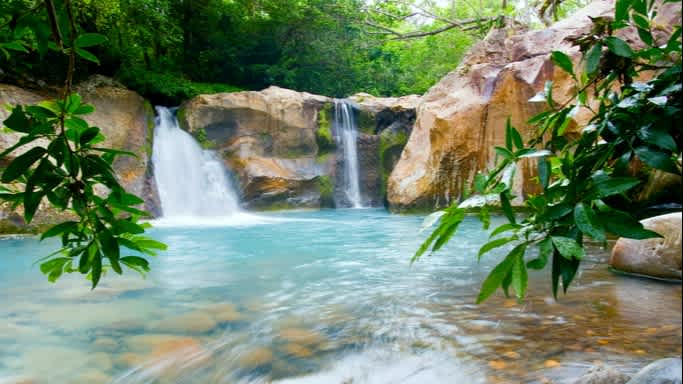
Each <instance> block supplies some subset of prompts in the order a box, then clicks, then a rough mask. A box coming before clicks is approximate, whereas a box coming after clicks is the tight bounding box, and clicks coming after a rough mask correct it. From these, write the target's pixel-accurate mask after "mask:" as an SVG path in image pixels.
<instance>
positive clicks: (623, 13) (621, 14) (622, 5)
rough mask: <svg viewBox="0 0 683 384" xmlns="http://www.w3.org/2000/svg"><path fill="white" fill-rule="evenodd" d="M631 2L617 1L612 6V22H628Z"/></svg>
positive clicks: (628, 0) (631, 0) (625, 0)
mask: <svg viewBox="0 0 683 384" xmlns="http://www.w3.org/2000/svg"><path fill="white" fill-rule="evenodd" d="M632 2H633V0H617V2H616V4H615V6H614V22H616V23H618V22H620V21H628V10H629V8H630V7H631V3H632Z"/></svg>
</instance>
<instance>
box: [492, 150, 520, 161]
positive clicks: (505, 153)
mask: <svg viewBox="0 0 683 384" xmlns="http://www.w3.org/2000/svg"><path fill="white" fill-rule="evenodd" d="M494 149H495V151H496V153H497V154H499V155H501V156H502V157H503V158H504V159H506V160H514V158H515V155H514V154H513V153H512V152H511V151H510V150H509V149H507V148H503V147H495V148H494Z"/></svg>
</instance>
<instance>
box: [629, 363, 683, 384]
mask: <svg viewBox="0 0 683 384" xmlns="http://www.w3.org/2000/svg"><path fill="white" fill-rule="evenodd" d="M626 384H681V359H680V358H669V359H661V360H657V361H655V362H654V363H652V364H650V365H648V366H647V367H645V368H643V369H641V370H640V372H638V373H637V374H636V375H635V376H633V378H632V379H631V380H629V381H628V382H627V383H626Z"/></svg>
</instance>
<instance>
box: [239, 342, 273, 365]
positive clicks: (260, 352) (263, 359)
mask: <svg viewBox="0 0 683 384" xmlns="http://www.w3.org/2000/svg"><path fill="white" fill-rule="evenodd" d="M238 362H239V364H240V365H241V366H242V367H245V368H254V367H258V366H261V365H266V364H270V363H272V362H273V352H272V351H271V350H270V349H268V348H265V347H257V348H254V349H252V350H250V351H248V352H246V353H244V354H243V355H241V356H240V357H239V359H238Z"/></svg>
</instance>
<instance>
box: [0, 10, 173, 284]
mask: <svg viewBox="0 0 683 384" xmlns="http://www.w3.org/2000/svg"><path fill="white" fill-rule="evenodd" d="M44 4H45V9H46V12H47V19H48V20H49V23H50V28H51V32H52V33H51V37H52V41H50V42H47V43H46V44H48V46H49V47H50V49H53V50H55V51H58V52H61V53H63V54H64V55H66V56H68V59H69V65H68V70H67V73H66V80H65V82H64V89H63V96H62V98H61V99H58V100H46V101H43V102H40V103H38V104H37V105H29V106H22V105H17V106H14V107H13V108H12V110H11V113H10V115H9V117H8V118H7V119H6V120H5V121H4V122H3V124H4V126H5V127H7V128H8V129H9V130H11V131H13V132H16V133H19V134H21V135H22V136H20V138H19V140H18V141H17V143H16V144H15V145H13V146H11V147H10V148H8V149H6V150H5V151H4V152H2V153H0V159H2V158H5V157H8V156H9V155H11V154H14V153H16V152H18V150H20V149H22V148H25V147H26V146H29V145H30V146H31V148H30V149H28V150H25V151H24V152H23V153H21V154H19V155H18V156H16V157H15V158H14V159H12V161H11V162H10V163H9V165H7V167H6V168H5V169H4V171H3V172H2V176H1V177H0V181H1V182H2V183H3V184H5V186H4V187H3V190H4V191H5V192H3V193H0V198H1V199H3V200H7V201H10V202H12V204H13V207H14V208H16V207H18V206H23V210H24V219H25V221H26V222H27V223H30V222H31V221H32V220H33V217H34V215H35V213H36V211H37V210H38V208H39V207H40V205H41V203H42V202H44V201H47V203H49V204H50V205H52V206H53V207H54V208H56V209H58V210H61V211H67V212H70V213H71V214H72V215H73V217H74V218H75V219H74V220H69V221H65V222H62V223H59V224H57V225H55V226H53V227H51V228H50V229H48V230H47V231H45V232H43V233H42V235H41V240H42V239H46V238H50V237H59V238H60V239H61V248H60V249H59V250H58V251H56V252H53V253H52V254H50V255H48V256H46V257H45V258H43V259H41V260H40V262H41V264H40V270H41V271H42V272H43V273H44V274H46V275H47V277H48V280H49V281H51V282H54V281H56V280H57V279H58V278H59V277H60V276H61V275H62V274H63V273H72V272H80V273H82V274H84V275H86V276H87V278H88V279H89V280H90V281H91V282H92V288H93V289H94V288H95V287H96V286H97V284H98V282H99V281H100V279H101V277H102V275H103V273H105V272H106V271H107V270H109V269H112V270H113V271H114V272H116V273H117V274H121V273H123V270H122V265H124V266H127V267H128V268H130V269H132V270H135V271H137V272H139V273H141V274H143V275H144V274H145V273H146V272H148V271H149V262H148V261H147V260H146V259H145V258H143V257H141V256H140V255H149V256H153V255H155V254H156V251H158V250H164V249H166V245H164V244H162V243H159V242H157V241H155V240H153V239H151V238H148V237H146V236H144V235H143V234H144V232H145V229H147V228H149V227H150V225H149V224H147V223H140V222H139V219H140V218H141V217H145V216H149V214H148V213H147V212H144V211H142V210H139V209H138V208H136V206H138V205H140V204H142V203H144V201H143V200H142V199H140V198H139V197H137V196H135V195H132V194H130V193H128V192H126V191H125V189H124V188H123V187H122V186H121V184H120V183H119V181H118V179H117V177H116V174H115V171H114V169H113V168H112V164H113V162H114V160H115V158H116V157H117V156H135V154H133V153H130V152H126V151H120V150H116V149H110V148H104V147H100V146H98V144H100V143H102V142H103V141H104V140H105V138H104V136H103V135H102V134H101V132H100V128H98V127H94V126H90V125H89V124H88V123H87V122H86V121H85V120H84V119H83V118H82V117H83V116H84V115H87V114H90V113H92V112H93V111H94V110H95V108H94V107H93V106H92V105H89V104H85V103H83V102H82V99H81V96H80V95H78V94H77V93H73V92H72V90H71V87H72V81H73V75H74V72H75V65H76V57H77V56H78V57H80V58H83V59H85V60H89V61H93V62H97V58H96V57H95V56H94V55H93V54H92V53H90V52H89V51H87V50H86V49H85V48H88V47H93V46H96V45H99V44H101V43H103V42H105V41H106V38H105V37H104V36H102V35H99V34H93V33H83V34H78V31H77V29H76V26H75V23H74V15H73V12H72V9H71V2H70V0H65V1H64V7H65V9H64V11H65V12H64V14H65V17H66V20H65V21H66V22H67V24H66V25H67V28H68V37H67V38H65V37H64V36H63V34H62V32H61V30H60V25H64V24H63V23H60V19H59V13H58V12H57V11H56V8H55V5H54V3H53V1H52V0H45V2H44ZM44 43H45V42H44ZM44 143H47V145H44ZM122 250H128V251H129V252H131V253H132V254H131V255H125V256H122V255H121V253H122Z"/></svg>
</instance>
